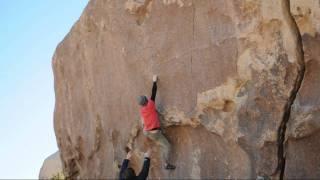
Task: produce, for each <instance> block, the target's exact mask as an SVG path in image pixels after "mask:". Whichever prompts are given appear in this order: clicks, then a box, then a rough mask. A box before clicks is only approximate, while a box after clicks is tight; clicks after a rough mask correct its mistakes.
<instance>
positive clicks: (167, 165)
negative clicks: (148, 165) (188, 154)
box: [164, 164, 176, 170]
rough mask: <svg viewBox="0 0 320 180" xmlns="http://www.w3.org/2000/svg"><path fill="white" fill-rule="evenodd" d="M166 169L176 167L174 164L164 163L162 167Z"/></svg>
mask: <svg viewBox="0 0 320 180" xmlns="http://www.w3.org/2000/svg"><path fill="white" fill-rule="evenodd" d="M164 168H165V169H166V170H174V169H176V166H174V165H172V164H166V165H165V167H164Z"/></svg>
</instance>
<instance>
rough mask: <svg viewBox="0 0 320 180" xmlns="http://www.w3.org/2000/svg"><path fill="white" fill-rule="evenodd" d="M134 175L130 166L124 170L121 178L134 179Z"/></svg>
mask: <svg viewBox="0 0 320 180" xmlns="http://www.w3.org/2000/svg"><path fill="white" fill-rule="evenodd" d="M135 177H136V173H135V172H134V170H133V169H132V168H127V169H126V170H124V172H123V178H124V179H128V180H129V179H135Z"/></svg>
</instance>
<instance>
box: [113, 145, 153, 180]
mask: <svg viewBox="0 0 320 180" xmlns="http://www.w3.org/2000/svg"><path fill="white" fill-rule="evenodd" d="M131 156H132V152H131V150H129V151H128V153H127V157H126V159H124V160H123V162H122V165H121V169H120V175H119V179H120V180H125V179H126V180H127V179H128V180H129V179H130V180H135V179H137V180H144V179H147V177H148V174H149V167H150V150H148V151H147V152H146V153H144V160H143V167H142V170H141V172H140V173H139V175H138V176H136V173H135V172H134V170H133V169H132V168H130V167H128V166H129V162H130V158H131Z"/></svg>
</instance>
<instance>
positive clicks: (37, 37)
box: [0, 0, 88, 179]
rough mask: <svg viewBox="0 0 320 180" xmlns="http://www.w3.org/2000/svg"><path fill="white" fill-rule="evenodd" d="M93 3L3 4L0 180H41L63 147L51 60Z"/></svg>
mask: <svg viewBox="0 0 320 180" xmlns="http://www.w3.org/2000/svg"><path fill="white" fill-rule="evenodd" d="M87 3H88V0H49V1H43V0H20V1H15V0H3V1H0V160H1V162H0V179H7V178H16V179H17V178H23V179H26V178H33V179H34V178H38V174H39V170H40V167H41V165H42V163H43V160H44V159H45V158H46V157H47V156H48V155H50V154H52V153H54V152H55V151H56V150H57V149H58V148H57V144H56V140H55V135H54V129H53V111H54V89H53V73H52V69H51V58H52V55H53V53H54V50H55V48H56V46H57V44H58V43H59V42H60V41H61V40H62V39H63V38H64V36H65V35H66V34H67V33H68V31H69V30H70V28H71V27H72V25H73V24H74V23H75V21H76V20H77V19H78V18H79V17H80V15H81V12H82V11H83V9H84V7H85V6H86V4H87Z"/></svg>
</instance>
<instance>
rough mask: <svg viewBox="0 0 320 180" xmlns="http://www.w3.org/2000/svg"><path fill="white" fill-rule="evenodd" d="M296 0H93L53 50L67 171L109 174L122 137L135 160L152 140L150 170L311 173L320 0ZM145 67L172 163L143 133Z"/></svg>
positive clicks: (158, 173)
mask: <svg viewBox="0 0 320 180" xmlns="http://www.w3.org/2000/svg"><path fill="white" fill-rule="evenodd" d="M303 2H304V3H301V2H300V1H299V0H294V1H293V0H292V1H291V2H289V1H288V0H268V1H265V0H230V1H225V0H91V1H90V2H89V4H88V5H87V7H86V9H85V10H84V12H83V14H82V15H81V17H80V19H79V21H78V22H77V23H76V24H75V25H74V27H73V28H72V29H71V31H70V33H69V34H68V35H67V36H66V37H65V39H64V40H63V41H62V42H61V43H60V44H59V45H58V47H57V50H56V53H55V55H54V57H53V69H54V76H55V91H56V106H55V114H54V120H55V122H54V124H55V132H56V137H57V141H58V145H59V149H60V152H61V157H62V161H63V167H64V174H65V175H66V176H67V177H71V178H76V177H81V178H114V177H117V176H118V172H119V169H118V165H119V164H120V163H121V161H122V159H123V158H124V157H125V152H124V150H123V149H124V147H125V146H129V147H131V148H132V149H133V150H134V157H133V160H132V163H131V164H132V166H133V167H134V168H135V169H136V171H138V170H139V168H140V167H141V163H142V162H141V160H142V156H143V151H145V150H146V148H147V147H152V149H153V156H152V162H151V164H152V165H151V169H150V175H149V177H150V178H197V179H199V178H256V177H271V178H283V177H285V178H286V177H295V178H299V177H300V178H301V177H304V178H305V177H319V169H317V168H319V161H317V158H318V160H319V155H318V152H319V148H318V147H319V145H320V144H319V141H317V137H319V136H320V134H319V133H317V130H318V128H319V126H320V124H319V119H318V118H317V116H316V115H317V113H318V109H319V108H318V107H319V104H320V101H319V100H318V99H319V98H318V94H319V86H320V84H319V83H320V79H319V77H320V76H319V68H318V66H319V61H318V60H319V51H318V50H319V48H320V47H319V43H318V42H319V39H320V38H319V36H318V35H317V33H318V32H319V29H320V28H319V27H317V26H319V23H318V22H319V18H318V17H319V13H320V10H319V4H317V2H318V1H315V0H314V1H313V0H309V1H303ZM308 8H309V9H310V11H311V13H309V9H308ZM301 19H302V20H301ZM305 19H307V20H305ZM153 74H158V75H159V78H160V80H159V83H158V95H157V100H156V103H157V106H158V111H159V113H160V116H161V119H162V122H161V123H162V125H163V127H164V131H165V134H166V136H167V137H168V139H169V141H170V142H171V143H172V146H173V151H172V161H173V162H174V164H176V165H177V169H176V170H175V171H172V172H168V171H165V170H164V169H163V167H162V166H163V162H162V160H161V159H160V156H159V148H158V147H157V146H156V145H155V144H153V143H152V142H150V141H148V140H147V139H146V138H145V137H144V136H143V133H141V124H140V117H139V106H138V105H137V103H136V100H135V99H136V96H138V95H141V94H146V95H149V94H150V93H151V85H152V83H151V77H152V75H153ZM314 164H317V166H314ZM300 167H301V168H300ZM297 170H301V171H300V172H298V171H297ZM302 170H303V171H302Z"/></svg>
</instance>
